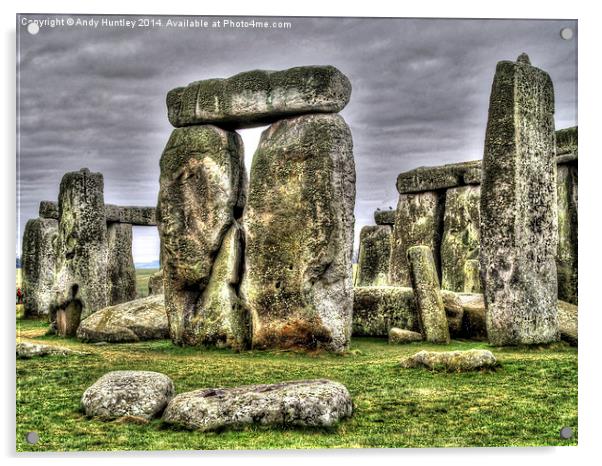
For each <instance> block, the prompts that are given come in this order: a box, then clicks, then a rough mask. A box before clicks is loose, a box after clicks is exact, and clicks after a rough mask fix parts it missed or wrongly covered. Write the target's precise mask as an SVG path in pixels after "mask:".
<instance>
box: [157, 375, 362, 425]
mask: <svg viewBox="0 0 602 466" xmlns="http://www.w3.org/2000/svg"><path fill="white" fill-rule="evenodd" d="M352 412H353V403H352V401H351V395H350V394H349V391H348V390H347V388H345V386H344V385H342V384H340V383H338V382H332V381H329V380H300V381H294V382H282V383H277V384H273V385H247V386H243V387H236V388H207V389H202V390H195V391H193V392H188V393H182V394H180V395H177V396H176V397H174V398H173V399H172V400H171V402H170V403H169V405H168V406H167V408H166V409H165V412H164V413H163V420H164V421H165V422H166V423H168V424H175V425H177V426H180V427H184V428H187V429H195V430H200V431H203V432H205V431H212V430H217V429H222V428H241V427H244V426H245V425H251V424H259V425H263V426H301V427H329V426H333V425H335V424H336V423H338V422H339V421H341V420H342V419H344V418H348V417H350V416H351V414H352Z"/></svg>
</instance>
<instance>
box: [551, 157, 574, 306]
mask: <svg viewBox="0 0 602 466" xmlns="http://www.w3.org/2000/svg"><path fill="white" fill-rule="evenodd" d="M577 186H578V177H577V164H576V163H571V164H563V165H558V167H557V187H558V191H557V194H558V251H557V255H556V268H557V271H558V299H562V300H564V301H567V302H570V303H573V304H577V303H578V296H577V285H578V251H577V244H578V231H577V227H578V219H577V204H578V199H577V198H578V196H577Z"/></svg>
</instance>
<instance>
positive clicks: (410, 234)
mask: <svg viewBox="0 0 602 466" xmlns="http://www.w3.org/2000/svg"><path fill="white" fill-rule="evenodd" d="M444 208H445V202H444V197H443V196H442V195H441V194H439V193H436V192H431V191H429V192H424V193H420V194H400V195H399V202H398V203H397V212H396V216H395V226H394V227H393V234H392V237H391V258H390V262H389V283H390V284H391V285H399V286H410V284H411V281H410V266H409V264H408V259H407V252H408V248H410V247H412V246H418V245H424V246H428V247H430V248H431V249H432V250H433V251H435V264H436V266H437V270H440V257H439V254H437V252H438V251H439V250H440V244H441V233H442V231H443V212H444Z"/></svg>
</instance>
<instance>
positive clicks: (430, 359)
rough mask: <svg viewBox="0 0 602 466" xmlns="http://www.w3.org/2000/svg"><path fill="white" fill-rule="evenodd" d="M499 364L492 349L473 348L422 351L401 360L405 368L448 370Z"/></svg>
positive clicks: (489, 366) (493, 366)
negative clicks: (465, 349)
mask: <svg viewBox="0 0 602 466" xmlns="http://www.w3.org/2000/svg"><path fill="white" fill-rule="evenodd" d="M497 365H498V363H497V360H496V359H495V356H494V355H493V353H492V352H491V351H488V350H478V349H472V350H467V351H420V352H419V353H416V354H415V355H413V356H410V357H408V358H405V359H403V360H402V361H401V367H403V368H404V369H413V368H418V367H425V368H427V369H431V370H441V371H448V372H465V371H476V370H480V369H492V368H495V367H496V366H497Z"/></svg>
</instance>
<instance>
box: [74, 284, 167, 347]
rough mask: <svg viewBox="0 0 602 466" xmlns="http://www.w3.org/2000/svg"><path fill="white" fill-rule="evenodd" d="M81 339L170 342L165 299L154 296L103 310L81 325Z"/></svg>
mask: <svg viewBox="0 0 602 466" xmlns="http://www.w3.org/2000/svg"><path fill="white" fill-rule="evenodd" d="M77 338H79V339H80V340H83V341H87V342H100V341H106V342H109V343H128V342H136V341H141V340H156V339H161V338H169V331H168V325H167V314H166V312H165V303H164V297H163V295H152V296H147V297H146V298H140V299H136V300H134V301H129V302H126V303H121V304H118V305H116V306H110V307H106V308H104V309H100V310H99V311H97V312H95V313H94V314H92V315H91V316H89V317H87V318H86V319H84V320H82V321H81V323H80V325H79V328H78V329H77Z"/></svg>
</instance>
